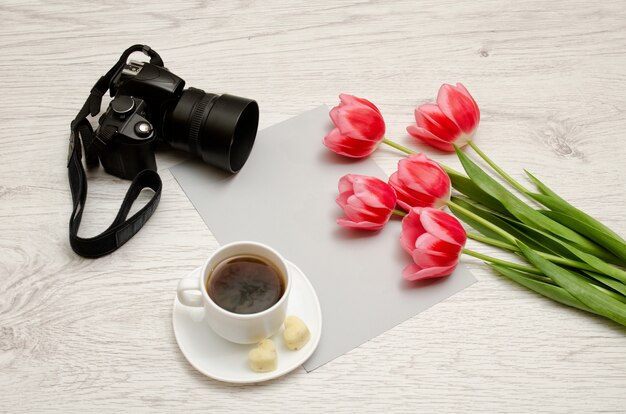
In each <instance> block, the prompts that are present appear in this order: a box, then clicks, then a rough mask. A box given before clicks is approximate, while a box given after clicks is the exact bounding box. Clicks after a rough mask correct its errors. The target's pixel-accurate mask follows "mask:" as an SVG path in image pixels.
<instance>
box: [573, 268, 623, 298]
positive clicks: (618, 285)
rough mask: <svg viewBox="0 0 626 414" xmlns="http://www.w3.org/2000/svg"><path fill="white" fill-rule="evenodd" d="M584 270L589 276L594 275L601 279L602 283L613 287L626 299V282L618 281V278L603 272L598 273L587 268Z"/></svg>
mask: <svg viewBox="0 0 626 414" xmlns="http://www.w3.org/2000/svg"><path fill="white" fill-rule="evenodd" d="M583 272H585V274H587V275H588V276H589V277H592V278H594V279H595V280H597V281H599V282H600V283H602V284H604V285H606V286H608V287H610V288H611V289H613V290H615V291H617V292H619V293H621V294H622V296H623V298H622V301H626V285H625V284H623V283H622V282H618V281H617V280H615V279H613V278H610V277H608V276H604V275H601V274H599V273H596V272H588V271H586V270H583Z"/></svg>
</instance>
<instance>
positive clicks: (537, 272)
mask: <svg viewBox="0 0 626 414" xmlns="http://www.w3.org/2000/svg"><path fill="white" fill-rule="evenodd" d="M463 253H465V254H466V255H468V256H474V257H476V258H478V259H481V260H484V261H486V262H489V263H496V264H499V265H502V266H505V267H508V268H511V269H516V270H521V271H522V272H526V273H532V274H535V275H543V272H542V271H541V270H539V269H537V268H536V267H529V266H524V265H520V264H517V263H513V262H507V261H506V260H501V259H497V258H495V257H491V256H487V255H484V254H481V253H478V252H475V251H473V250H470V249H463Z"/></svg>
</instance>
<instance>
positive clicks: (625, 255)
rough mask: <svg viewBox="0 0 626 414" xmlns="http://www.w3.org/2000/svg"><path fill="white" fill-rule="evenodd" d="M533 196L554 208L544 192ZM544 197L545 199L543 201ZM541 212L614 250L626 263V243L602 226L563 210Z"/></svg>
mask: <svg viewBox="0 0 626 414" xmlns="http://www.w3.org/2000/svg"><path fill="white" fill-rule="evenodd" d="M533 198H535V199H537V201H539V202H540V203H542V204H544V205H545V206H547V207H549V208H552V207H551V205H552V206H553V205H554V203H553V201H554V200H552V201H549V202H548V201H546V199H547V198H549V196H545V195H543V194H535V195H534V196H533ZM542 199H543V200H544V201H542ZM540 211H541V214H543V215H545V216H548V217H550V218H551V219H553V220H555V221H558V222H559V223H561V224H562V225H564V226H567V227H569V228H570V229H574V230H576V231H577V232H579V233H580V234H583V235H585V236H587V237H589V238H590V239H591V240H593V241H595V242H596V243H598V244H599V245H601V246H603V247H604V248H606V249H607V250H608V251H610V252H612V253H613V254H614V255H615V256H617V257H618V258H619V259H621V260H620V261H621V262H622V263H626V243H624V242H623V241H622V240H619V239H616V238H615V237H613V236H612V235H611V234H609V233H605V232H604V230H603V229H601V228H600V227H594V226H593V225H592V224H590V223H589V222H584V221H580V220H578V219H577V218H575V217H574V216H572V215H570V214H569V213H563V212H561V211H554V210H540Z"/></svg>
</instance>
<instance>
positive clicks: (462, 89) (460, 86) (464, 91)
mask: <svg viewBox="0 0 626 414" xmlns="http://www.w3.org/2000/svg"><path fill="white" fill-rule="evenodd" d="M456 87H457V89H458V91H459V92H461V93H462V94H463V95H465V96H467V98H469V100H470V101H471V102H472V104H473V107H474V111H476V114H477V115H478V119H479V120H480V109H479V108H478V104H477V103H476V101H475V100H474V98H473V97H472V95H471V94H470V93H469V91H468V90H467V88H466V87H465V85H463V84H462V83H460V82H458V83H457V84H456Z"/></svg>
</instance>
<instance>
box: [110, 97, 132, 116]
mask: <svg viewBox="0 0 626 414" xmlns="http://www.w3.org/2000/svg"><path fill="white" fill-rule="evenodd" d="M133 108H135V101H134V100H133V98H131V97H130V96H126V95H122V96H118V97H116V98H115V99H113V100H112V101H111V109H112V110H113V112H115V114H116V115H126V114H127V113H129V112H131V111H132V110H133Z"/></svg>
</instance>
